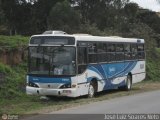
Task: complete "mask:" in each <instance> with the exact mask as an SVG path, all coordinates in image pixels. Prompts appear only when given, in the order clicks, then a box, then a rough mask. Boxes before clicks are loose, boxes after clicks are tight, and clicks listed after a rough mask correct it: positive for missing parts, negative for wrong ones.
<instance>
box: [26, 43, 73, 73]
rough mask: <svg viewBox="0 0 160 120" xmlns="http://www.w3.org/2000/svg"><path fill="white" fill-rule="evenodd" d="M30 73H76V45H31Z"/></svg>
mask: <svg viewBox="0 0 160 120" xmlns="http://www.w3.org/2000/svg"><path fill="white" fill-rule="evenodd" d="M29 74H38V75H74V74H75V48H74V47H63V46H59V47H55V46H52V47H48V46H47V47H44V46H43V47H42V46H34V47H29Z"/></svg>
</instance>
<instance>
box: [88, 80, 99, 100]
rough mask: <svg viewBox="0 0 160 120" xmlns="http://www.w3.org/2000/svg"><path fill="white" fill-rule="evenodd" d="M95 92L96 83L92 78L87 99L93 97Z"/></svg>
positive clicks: (96, 88)
mask: <svg viewBox="0 0 160 120" xmlns="http://www.w3.org/2000/svg"><path fill="white" fill-rule="evenodd" d="M97 91H98V82H97V79H96V78H93V79H92V80H91V81H90V83H89V88H88V97H89V98H92V97H94V96H95V94H96V92H97Z"/></svg>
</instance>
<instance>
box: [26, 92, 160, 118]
mask: <svg viewBox="0 0 160 120" xmlns="http://www.w3.org/2000/svg"><path fill="white" fill-rule="evenodd" d="M126 113H127V114H134V113H135V114H136V113H137V114H147V113H149V114H151V113H153V114H160V90H158V91H152V92H145V93H140V94H136V95H132V96H125V97H120V98H115V99H110V100H105V101H100V102H94V103H91V104H87V105H82V106H79V107H74V108H68V109H64V110H60V111H55V112H52V113H49V114H47V115H38V116H33V117H30V118H27V120H85V119H92V120H100V119H102V120H104V118H105V114H126ZM84 114H87V115H84ZM111 117H113V116H111ZM159 119H160V118H159Z"/></svg>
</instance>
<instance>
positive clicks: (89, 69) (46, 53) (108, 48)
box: [26, 32, 146, 97]
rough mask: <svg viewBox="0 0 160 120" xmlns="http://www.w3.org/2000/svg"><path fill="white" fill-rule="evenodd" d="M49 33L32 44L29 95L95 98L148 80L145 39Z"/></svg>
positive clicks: (41, 35)
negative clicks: (101, 93)
mask: <svg viewBox="0 0 160 120" xmlns="http://www.w3.org/2000/svg"><path fill="white" fill-rule="evenodd" d="M46 33H47V34H40V35H33V36H31V38H30V41H29V48H28V73H27V78H26V79H27V80H26V82H27V85H26V93H27V94H28V95H39V96H67V97H78V96H83V95H88V97H94V96H95V94H96V93H97V92H100V91H104V90H109V89H124V90H130V89H131V88H132V84H134V83H137V82H140V81H142V80H144V79H145V76H146V72H145V50H144V43H145V41H144V39H138V38H122V37H116V36H110V37H104V36H92V35H87V34H73V35H69V34H66V33H65V34H63V33H62V34H53V32H51V34H50V32H46Z"/></svg>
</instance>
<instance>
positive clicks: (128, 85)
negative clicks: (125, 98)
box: [125, 75, 132, 91]
mask: <svg viewBox="0 0 160 120" xmlns="http://www.w3.org/2000/svg"><path fill="white" fill-rule="evenodd" d="M131 88H132V76H131V75H127V80H126V85H125V90H127V91H129V90H131Z"/></svg>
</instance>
